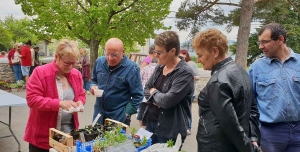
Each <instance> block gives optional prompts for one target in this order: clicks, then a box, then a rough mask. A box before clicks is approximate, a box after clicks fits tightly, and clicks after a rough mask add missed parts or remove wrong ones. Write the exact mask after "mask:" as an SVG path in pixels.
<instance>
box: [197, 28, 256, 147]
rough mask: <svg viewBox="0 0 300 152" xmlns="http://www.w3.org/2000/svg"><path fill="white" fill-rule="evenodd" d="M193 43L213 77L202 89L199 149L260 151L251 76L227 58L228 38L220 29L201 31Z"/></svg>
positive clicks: (205, 68) (205, 67) (199, 98)
mask: <svg viewBox="0 0 300 152" xmlns="http://www.w3.org/2000/svg"><path fill="white" fill-rule="evenodd" d="M192 46H193V48H194V50H195V51H196V54H197V56H198V62H200V63H201V64H202V65H203V69H204V70H211V78H210V80H209V81H208V83H207V85H206V86H205V87H204V88H203V90H202V91H201V92H200V94H199V97H198V104H199V117H200V120H199V124H198V132H197V135H196V139H197V143H198V152H215V151H218V152H258V151H260V149H259V147H258V143H259V140H260V132H259V129H258V118H259V113H258V109H257V102H256V100H255V98H254V96H253V93H252V87H251V79H250V77H249V76H248V74H247V72H246V71H245V70H244V68H243V67H241V66H239V65H237V64H236V63H235V62H234V61H233V60H232V58H231V57H228V58H226V53H227V51H228V41H227V38H226V36H225V35H224V34H223V33H222V32H221V31H219V30H217V29H213V28H211V29H207V30H204V31H202V32H200V33H198V34H197V35H196V36H195V37H194V39H193V43H192Z"/></svg>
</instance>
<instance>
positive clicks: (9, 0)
mask: <svg viewBox="0 0 300 152" xmlns="http://www.w3.org/2000/svg"><path fill="white" fill-rule="evenodd" d="M183 1H184V0H173V2H172V4H171V6H170V11H171V13H170V14H169V16H168V18H166V19H165V20H164V24H165V26H171V27H172V28H171V30H172V31H176V32H177V33H178V34H179V38H180V42H184V41H186V40H187V37H188V34H189V31H179V30H178V29H177V27H176V26H175V20H176V19H175V18H172V17H174V16H175V13H174V12H177V10H178V8H179V7H180V4H181V2H183ZM232 1H233V2H234V1H237V0H232ZM223 9H224V11H225V12H229V11H230V10H231V9H232V7H226V6H224V7H223ZM8 15H13V16H14V17H15V18H23V17H25V15H24V13H23V12H22V10H21V6H20V5H16V4H15V1H14V0H0V18H4V17H5V16H8ZM258 26H259V25H258V24H253V25H252V26H251V32H253V31H254V28H257V27H258ZM207 28H217V29H219V30H221V31H222V32H223V33H224V34H225V35H226V36H227V39H228V40H232V41H236V37H237V33H238V28H237V27H234V28H233V29H232V31H231V32H230V33H227V32H226V31H225V30H224V29H225V26H209V25H208V26H205V27H203V30H205V29H207ZM161 32H162V30H158V31H155V33H161Z"/></svg>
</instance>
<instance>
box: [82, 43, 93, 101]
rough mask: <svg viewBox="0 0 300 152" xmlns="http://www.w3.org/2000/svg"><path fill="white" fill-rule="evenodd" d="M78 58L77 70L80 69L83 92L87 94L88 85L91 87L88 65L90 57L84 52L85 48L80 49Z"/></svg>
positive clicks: (88, 92)
mask: <svg viewBox="0 0 300 152" xmlns="http://www.w3.org/2000/svg"><path fill="white" fill-rule="evenodd" d="M80 53H81V56H80V59H79V71H81V74H82V79H83V87H84V90H85V93H86V94H87V95H89V94H90V91H89V90H90V87H91V82H90V81H91V69H90V68H91V67H90V57H89V55H88V54H87V53H86V49H85V48H82V49H80Z"/></svg>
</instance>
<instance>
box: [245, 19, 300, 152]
mask: <svg viewBox="0 0 300 152" xmlns="http://www.w3.org/2000/svg"><path fill="white" fill-rule="evenodd" d="M287 39H288V38H287V31H286V30H285V28H284V27H283V26H282V25H280V24H279V23H270V24H267V25H265V26H263V27H262V28H261V29H260V30H259V32H258V42H257V44H258V45H259V49H260V50H261V51H262V52H263V54H264V57H262V58H260V59H259V60H256V61H255V62H254V63H252V64H251V66H250V67H249V75H250V77H251V79H252V87H253V92H254V95H255V97H256V99H257V101H258V110H259V112H260V114H261V115H260V117H259V121H260V132H261V148H262V151H263V152H298V151H300V54H298V53H295V52H294V51H293V50H292V48H289V47H288V46H287V44H286V41H287Z"/></svg>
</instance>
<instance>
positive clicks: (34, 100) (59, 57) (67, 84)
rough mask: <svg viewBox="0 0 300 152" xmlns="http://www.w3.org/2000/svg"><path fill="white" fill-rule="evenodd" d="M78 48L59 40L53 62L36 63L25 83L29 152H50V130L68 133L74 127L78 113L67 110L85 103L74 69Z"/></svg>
mask: <svg viewBox="0 0 300 152" xmlns="http://www.w3.org/2000/svg"><path fill="white" fill-rule="evenodd" d="M78 57H79V50H78V48H77V45H76V43H75V42H74V41H69V40H66V39H64V40H61V41H60V42H59V43H58V45H57V47H56V54H55V59H54V60H53V61H52V63H49V64H46V65H42V66H38V67H36V68H35V70H34V71H33V73H32V75H31V76H30V78H29V80H28V83H27V86H26V100H27V104H28V107H29V108H30V112H29V118H28V121H27V125H26V129H25V135H24V140H25V141H27V142H28V143H29V152H49V149H50V146H49V129H50V128H56V129H58V130H60V131H62V132H65V133H70V132H71V130H73V129H74V130H75V129H76V130H77V129H78V127H79V120H78V114H77V112H73V113H70V112H68V111H69V109H70V108H71V107H74V108H77V107H78V106H80V105H84V104H85V102H86V97H85V93H84V90H83V86H82V78H81V74H80V72H79V71H78V70H76V69H75V68H74V66H75V63H76V61H77V60H78Z"/></svg>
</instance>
